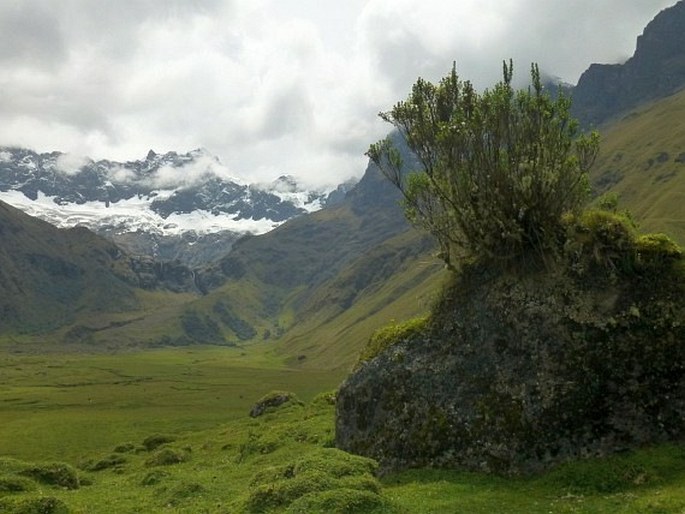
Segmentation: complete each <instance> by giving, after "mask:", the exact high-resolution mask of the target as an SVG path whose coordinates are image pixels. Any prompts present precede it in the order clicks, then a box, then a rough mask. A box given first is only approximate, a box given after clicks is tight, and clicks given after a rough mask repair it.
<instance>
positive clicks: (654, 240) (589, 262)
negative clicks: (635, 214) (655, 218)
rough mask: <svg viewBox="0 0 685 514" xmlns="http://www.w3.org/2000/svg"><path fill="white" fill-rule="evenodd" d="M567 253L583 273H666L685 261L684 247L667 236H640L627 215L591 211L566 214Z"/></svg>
mask: <svg viewBox="0 0 685 514" xmlns="http://www.w3.org/2000/svg"><path fill="white" fill-rule="evenodd" d="M563 223H564V225H565V227H566V235H565V248H564V252H565V254H566V257H567V259H568V260H569V263H570V265H571V269H573V270H575V271H576V272H578V273H579V274H581V275H582V274H585V273H588V272H590V273H592V272H593V271H594V272H599V273H607V272H609V273H612V274H619V275H624V276H625V275H635V274H645V273H660V272H666V271H667V270H669V269H670V267H671V265H672V264H673V263H675V262H677V261H679V260H681V259H682V256H683V253H682V250H681V249H680V247H679V246H678V245H677V244H676V243H675V242H674V241H673V240H672V239H670V238H669V237H668V236H666V235H665V234H642V235H638V232H637V229H636V227H635V224H634V222H633V220H632V218H631V217H630V215H629V214H628V213H627V212H617V211H615V210H614V211H611V212H610V211H608V210H602V209H589V210H586V211H584V212H582V213H581V214H580V215H566V216H564V218H563Z"/></svg>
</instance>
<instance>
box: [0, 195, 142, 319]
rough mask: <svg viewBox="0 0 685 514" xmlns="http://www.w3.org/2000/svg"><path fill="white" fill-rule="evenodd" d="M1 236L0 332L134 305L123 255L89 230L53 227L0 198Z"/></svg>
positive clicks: (118, 309)
mask: <svg viewBox="0 0 685 514" xmlns="http://www.w3.org/2000/svg"><path fill="white" fill-rule="evenodd" d="M0 238H1V240H2V245H0V332H5V331H8V330H15V331H23V332H32V331H33V332H35V331H41V330H46V329H50V328H52V327H56V326H60V325H64V324H68V323H70V322H73V321H74V320H76V319H77V317H78V316H80V315H84V314H87V313H94V312H117V311H123V310H130V309H133V308H137V307H138V305H139V302H138V299H137V297H136V294H135V290H134V287H133V286H132V285H131V284H130V283H128V282H127V280H126V279H127V278H128V276H129V275H132V273H131V271H130V269H129V268H128V262H127V260H126V259H125V258H124V256H123V255H122V253H121V252H120V251H119V249H118V248H117V247H116V246H114V245H113V244H111V243H108V242H107V241H105V240H104V239H101V238H99V237H97V236H95V235H94V234H92V233H91V232H89V231H88V230H85V229H81V228H75V229H71V230H58V229H56V228H55V227H53V226H52V225H49V224H48V223H45V222H43V221H40V220H38V219H35V218H32V217H30V216H27V215H26V214H24V213H22V212H21V211H19V210H17V209H14V208H13V207H10V206H8V205H6V204H4V203H0ZM131 278H132V277H131Z"/></svg>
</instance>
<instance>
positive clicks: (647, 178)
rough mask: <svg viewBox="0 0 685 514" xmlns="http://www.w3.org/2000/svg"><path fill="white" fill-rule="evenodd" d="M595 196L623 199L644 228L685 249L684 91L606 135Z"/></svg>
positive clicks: (628, 117)
mask: <svg viewBox="0 0 685 514" xmlns="http://www.w3.org/2000/svg"><path fill="white" fill-rule="evenodd" d="M593 186H594V188H595V190H596V192H597V193H603V192H606V191H609V190H610V191H614V192H616V193H618V194H619V207H623V208H628V209H629V210H630V211H631V212H632V214H633V215H634V217H635V219H636V220H637V221H638V222H639V224H640V226H641V228H642V229H644V230H646V231H665V232H668V233H669V234H670V235H671V236H672V237H674V238H676V239H677V240H678V241H679V242H680V243H681V244H685V91H681V92H680V93H677V94H675V95H672V96H670V97H668V98H665V99H663V100H660V101H658V102H654V103H651V104H649V105H645V106H643V107H642V108H639V109H636V110H634V111H633V112H632V113H630V114H628V115H626V116H625V117H624V118H623V119H622V120H620V121H618V122H616V123H614V124H612V125H610V126H608V127H607V128H606V130H604V131H603V132H602V144H601V153H600V156H599V158H598V160H597V163H596V165H595V169H594V172H593Z"/></svg>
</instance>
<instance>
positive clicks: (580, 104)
mask: <svg viewBox="0 0 685 514" xmlns="http://www.w3.org/2000/svg"><path fill="white" fill-rule="evenodd" d="M683 87H685V0H681V1H680V2H678V3H677V4H675V5H674V6H672V7H670V8H668V9H664V10H663V11H661V12H660V13H659V14H658V15H657V16H656V17H655V18H654V19H653V20H652V21H651V22H650V23H649V24H648V25H647V27H646V28H645V30H644V32H643V34H642V35H641V36H639V37H638V39H637V47H636V50H635V54H634V55H633V56H632V57H631V58H630V59H628V61H626V62H625V63H623V64H593V65H592V66H590V68H588V70H587V71H585V73H583V75H582V76H581V77H580V80H579V81H578V85H577V86H576V87H575V88H574V89H573V93H572V94H573V108H572V110H573V114H574V116H575V117H577V118H578V119H580V120H581V121H582V122H583V124H584V125H586V126H597V125H600V124H602V123H604V122H605V121H608V120H610V119H611V118H613V117H615V116H617V115H619V114H621V113H623V112H625V111H626V110H628V109H631V108H633V107H635V106H637V105H639V104H641V103H644V102H647V101H650V100H654V99H657V98H663V97H665V96H668V95H671V94H673V93H675V92H676V91H679V90H680V89H682V88H683Z"/></svg>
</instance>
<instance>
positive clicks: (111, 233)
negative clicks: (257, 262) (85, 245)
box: [0, 148, 352, 264]
mask: <svg viewBox="0 0 685 514" xmlns="http://www.w3.org/2000/svg"><path fill="white" fill-rule="evenodd" d="M351 186H352V184H350V183H346V184H342V185H341V186H339V187H338V188H337V189H335V190H332V191H331V190H328V189H322V190H307V189H306V188H303V187H302V186H301V185H300V184H298V183H297V182H296V181H295V180H294V179H293V178H292V177H289V176H282V177H279V178H278V179H277V180H275V181H274V182H273V183H270V184H246V183H243V182H242V181H240V180H237V179H235V178H231V177H230V176H228V174H227V172H226V169H225V168H224V167H223V166H222V165H221V163H220V162H219V160H218V159H217V158H216V157H214V156H212V155H210V154H209V153H208V152H207V151H206V150H202V149H199V150H193V151H191V152H189V153H186V154H178V153H176V152H168V153H166V154H156V153H155V152H153V151H152V150H151V151H150V152H149V153H148V155H147V157H146V158H145V159H144V160H138V161H128V162H124V163H120V162H113V161H107V160H100V161H92V160H90V159H77V158H74V157H73V156H71V155H68V154H62V153H59V152H51V153H43V154H38V153H36V152H33V151H31V150H26V149H21V148H0V200H4V201H6V202H8V203H10V204H12V205H14V206H16V207H18V208H20V209H22V210H24V211H26V212H28V213H30V214H32V215H34V216H37V217H39V218H41V219H44V220H45V221H49V222H50V223H52V224H54V225H56V226H58V227H74V226H86V227H88V228H90V229H91V230H93V231H95V232H97V233H98V234H101V235H104V236H105V237H108V238H109V239H111V240H113V241H114V242H116V243H117V244H119V245H120V246H122V247H123V248H125V249H126V250H128V251H129V252H131V253H134V254H141V255H148V256H152V257H154V258H157V259H162V260H172V259H179V260H181V261H183V262H185V263H187V264H200V263H203V262H208V261H211V260H212V259H214V258H216V257H218V256H220V255H223V254H225V253H227V252H228V251H229V250H230V248H231V245H232V244H233V242H235V241H236V240H237V239H238V238H239V237H241V236H243V235H245V234H260V233H264V232H268V231H269V230H272V229H273V228H274V227H276V226H278V225H280V224H282V223H283V222H284V221H286V220H288V219H291V218H293V217H296V216H299V215H301V214H304V213H307V212H312V211H315V210H318V209H320V208H321V207H323V206H324V205H327V204H332V203H334V202H335V201H339V200H340V198H341V196H344V194H345V192H346V191H347V190H348V189H349V188H350V187H351Z"/></svg>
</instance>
